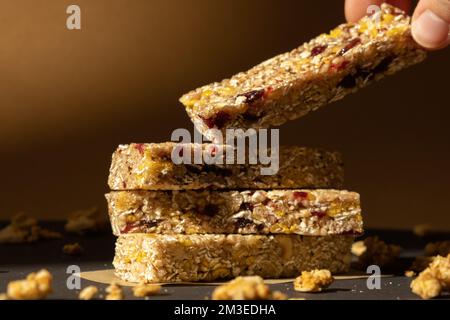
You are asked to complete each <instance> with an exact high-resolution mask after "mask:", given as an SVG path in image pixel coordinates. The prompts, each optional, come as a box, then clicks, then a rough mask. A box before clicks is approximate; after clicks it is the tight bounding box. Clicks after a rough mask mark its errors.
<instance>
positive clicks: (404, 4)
mask: <svg viewBox="0 0 450 320" xmlns="http://www.w3.org/2000/svg"><path fill="white" fill-rule="evenodd" d="M383 2H387V3H390V4H392V5H393V6H395V7H398V8H400V9H402V10H404V11H406V12H408V11H409V10H410V9H411V0H388V1H386V0H346V1H345V18H346V19H347V21H349V22H356V21H358V20H359V19H361V18H362V17H363V16H365V15H367V13H368V12H367V9H368V8H369V6H371V5H376V6H380V5H381V4H382V3H383Z"/></svg>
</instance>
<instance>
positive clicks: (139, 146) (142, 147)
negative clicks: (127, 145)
mask: <svg viewBox="0 0 450 320" xmlns="http://www.w3.org/2000/svg"><path fill="white" fill-rule="evenodd" d="M134 147H135V148H136V150H137V151H139V153H140V154H144V144H142V143H137V144H135V145H134Z"/></svg>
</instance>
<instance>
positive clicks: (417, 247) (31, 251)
mask: <svg viewBox="0 0 450 320" xmlns="http://www.w3.org/2000/svg"><path fill="white" fill-rule="evenodd" d="M3 225H5V223H0V227H1V226H3ZM43 225H44V226H46V227H48V228H49V229H52V230H57V231H62V229H63V228H62V223H57V222H52V223H45V224H43ZM369 235H378V236H379V237H380V238H381V239H383V240H385V241H386V242H388V243H395V244H399V245H401V246H402V247H403V248H404V250H403V252H402V255H401V257H400V259H399V262H400V264H399V265H400V267H399V268H398V269H397V270H394V273H397V274H395V275H393V276H389V277H382V278H381V288H380V289H372V290H369V289H368V287H367V284H366V282H367V279H354V280H337V281H335V282H334V283H333V284H332V285H331V286H330V287H329V288H328V289H327V290H325V291H324V292H322V293H319V294H311V293H309V294H308V293H301V292H296V291H294V290H293V287H292V283H285V284H274V285H270V286H271V288H272V289H274V290H281V291H282V292H284V293H286V294H287V295H288V296H289V297H290V298H306V299H308V300H309V299H318V300H321V299H350V300H351V299H392V300H404V299H418V297H417V296H415V295H414V294H412V293H411V290H410V289H409V284H410V282H411V278H407V277H405V276H403V271H404V270H407V269H408V266H409V265H410V264H411V262H412V260H413V258H414V257H415V256H417V255H420V254H422V250H423V248H424V246H425V244H426V243H428V242H430V241H437V240H448V239H450V234H438V235H433V236H430V237H426V238H420V237H417V236H415V235H414V234H413V233H412V232H410V231H386V230H368V231H367V232H366V234H365V235H364V236H369ZM114 241H115V239H114V237H113V236H112V235H111V233H109V232H105V233H102V234H97V235H85V236H77V235H69V234H64V237H63V239H61V240H49V241H41V242H37V243H33V244H0V293H1V292H5V291H6V286H7V284H8V282H9V281H12V280H16V279H21V278H24V277H25V276H26V275H27V274H28V273H30V272H34V271H37V270H39V269H41V268H46V269H47V270H49V271H50V272H51V273H52V274H53V277H54V281H53V293H52V294H51V295H50V296H49V298H52V299H77V298H78V293H79V290H76V289H74V290H70V289H68V288H67V285H66V282H67V279H68V276H69V274H68V273H67V272H66V271H67V267H68V266H70V265H77V266H79V267H80V269H81V271H82V272H86V271H95V270H102V269H110V268H112V264H111V261H112V259H113V254H114ZM73 242H78V243H80V244H81V245H82V246H83V248H84V249H85V250H84V253H83V255H81V256H79V257H73V256H67V255H64V254H63V253H62V246H63V245H64V244H66V243H73ZM391 272H392V270H389V274H392V273H391ZM382 273H383V274H384V273H387V272H385V270H382ZM91 284H93V285H96V286H97V287H98V288H99V289H100V290H101V292H104V289H105V287H106V285H104V284H100V283H97V282H91V281H87V280H84V279H83V280H82V281H81V287H82V288H83V287H85V286H87V285H91ZM214 288H215V286H205V285H200V286H197V285H166V286H164V289H163V294H162V295H159V296H156V297H151V298H150V299H181V300H191V299H201V300H204V299H207V298H209V297H210V296H211V293H212V291H213V290H214ZM124 294H125V298H126V299H134V297H133V294H132V292H131V289H130V288H129V287H124ZM442 298H443V299H449V298H450V296H444V297H442Z"/></svg>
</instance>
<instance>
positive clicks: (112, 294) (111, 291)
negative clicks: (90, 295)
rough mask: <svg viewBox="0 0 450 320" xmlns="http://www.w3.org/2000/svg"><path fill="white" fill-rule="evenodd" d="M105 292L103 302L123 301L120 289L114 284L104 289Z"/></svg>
mask: <svg viewBox="0 0 450 320" xmlns="http://www.w3.org/2000/svg"><path fill="white" fill-rule="evenodd" d="M105 291H106V293H107V295H106V297H105V300H122V299H123V292H122V288H121V287H120V286H119V285H117V284H115V283H111V284H110V285H109V286H108V287H107V288H106V289H105Z"/></svg>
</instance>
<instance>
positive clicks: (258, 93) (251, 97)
mask: <svg viewBox="0 0 450 320" xmlns="http://www.w3.org/2000/svg"><path fill="white" fill-rule="evenodd" d="M264 93H265V90H264V89H259V90H252V91H249V92H245V93H241V94H238V97H241V96H242V97H245V102H246V103H247V104H253V103H255V102H256V101H258V100H259V99H261V98H262V97H263V96H264Z"/></svg>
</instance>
